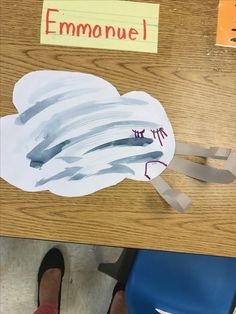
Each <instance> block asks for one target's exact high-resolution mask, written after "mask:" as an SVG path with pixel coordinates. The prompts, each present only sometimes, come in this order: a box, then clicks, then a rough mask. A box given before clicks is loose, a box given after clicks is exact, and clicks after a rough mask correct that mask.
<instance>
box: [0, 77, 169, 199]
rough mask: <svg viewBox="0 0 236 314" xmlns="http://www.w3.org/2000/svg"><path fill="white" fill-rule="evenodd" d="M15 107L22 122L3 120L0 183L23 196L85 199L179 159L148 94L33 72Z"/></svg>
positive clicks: (156, 172) (18, 85)
mask: <svg viewBox="0 0 236 314" xmlns="http://www.w3.org/2000/svg"><path fill="white" fill-rule="evenodd" d="M13 103H14V105H15V107H16V109H17V110H18V114H15V115H9V116H5V117H2V118H1V177H2V178H3V179H5V180H6V181H8V182H9V183H11V184H13V185H15V186H16V187H18V188H20V189H22V190H25V191H42V190H50V191H51V192H53V193H55V194H58V195H63V196H81V195H86V194H90V193H93V192H95V191H98V190H100V189H102V188H105V187H108V186H112V185H115V184H117V183H119V182H121V181H122V180H124V179H125V178H129V179H132V180H141V181H148V180H149V179H151V178H154V177H156V176H158V175H159V174H160V173H161V172H162V171H163V170H164V169H165V168H166V166H167V165H168V164H169V163H170V162H171V160H172V158H173V156H174V152H175V138H174V134H173V130H172V127H171V124H170V122H169V120H168V117H167V115H166V112H165V110H164V109H163V107H162V105H161V104H160V102H159V101H158V100H156V99H154V98H153V97H151V96H150V95H148V94H147V93H145V92H137V91H134V92H130V93H127V94H125V95H122V96H120V94H119V93H118V91H117V90H116V88H115V87H114V86H113V85H111V84H110V83H108V82H107V81H105V80H103V79H101V78H99V77H97V76H94V75H90V74H84V73H75V72H74V73H73V72H59V71H36V72H31V73H29V74H27V75H25V76H23V77H22V78H21V79H20V80H19V81H18V82H17V83H16V85H15V88H14V92H13Z"/></svg>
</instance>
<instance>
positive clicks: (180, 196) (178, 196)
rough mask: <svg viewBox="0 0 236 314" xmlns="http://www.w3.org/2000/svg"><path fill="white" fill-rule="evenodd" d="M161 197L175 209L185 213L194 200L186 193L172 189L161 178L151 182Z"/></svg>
mask: <svg viewBox="0 0 236 314" xmlns="http://www.w3.org/2000/svg"><path fill="white" fill-rule="evenodd" d="M150 182H151V184H152V185H153V186H154V188H155V189H156V190H157V192H158V193H159V194H160V195H161V197H162V198H163V199H164V200H165V201H166V202H167V203H168V204H169V205H170V206H171V207H173V208H175V209H177V210H178V211H179V212H183V211H184V210H185V209H187V208H188V207H190V205H191V203H192V200H191V198H190V197H189V196H188V195H186V194H185V193H183V192H181V191H178V190H174V189H172V188H171V187H170V186H169V185H168V184H167V182H166V181H164V180H163V179H162V178H161V177H160V176H158V177H156V178H154V179H152V180H150Z"/></svg>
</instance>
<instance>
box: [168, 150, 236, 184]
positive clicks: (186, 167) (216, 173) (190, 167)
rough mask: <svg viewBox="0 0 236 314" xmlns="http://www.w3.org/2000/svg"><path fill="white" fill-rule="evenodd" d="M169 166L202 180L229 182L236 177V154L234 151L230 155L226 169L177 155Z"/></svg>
mask: <svg viewBox="0 0 236 314" xmlns="http://www.w3.org/2000/svg"><path fill="white" fill-rule="evenodd" d="M168 168H169V169H172V170H174V171H177V172H180V173H183V174H185V175H187V176H189V177H192V178H195V179H198V180H201V181H206V182H215V183H221V184H228V183H231V182H233V181H234V179H235V174H236V155H235V154H234V153H231V154H230V155H229V157H228V159H227V162H226V169H218V168H213V167H210V166H207V165H200V164H197V163H195V162H193V161H190V160H185V159H183V158H181V157H176V156H175V157H174V158H173V159H172V161H171V163H170V164H169V165H168Z"/></svg>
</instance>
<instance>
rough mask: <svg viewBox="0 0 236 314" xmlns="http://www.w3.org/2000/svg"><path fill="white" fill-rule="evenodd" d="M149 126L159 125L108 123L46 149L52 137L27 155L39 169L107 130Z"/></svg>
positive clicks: (32, 164) (124, 122)
mask: <svg viewBox="0 0 236 314" xmlns="http://www.w3.org/2000/svg"><path fill="white" fill-rule="evenodd" d="M144 125H145V126H146V127H147V126H149V127H156V126H157V125H156V124H155V123H152V122H146V121H136V120H129V121H116V122H112V123H108V124H105V125H102V126H98V127H95V128H93V129H92V130H91V131H89V132H87V133H85V134H83V135H80V136H76V137H74V138H70V139H67V140H65V141H63V142H61V143H59V144H57V145H55V146H53V147H51V148H50V149H46V147H48V146H49V145H50V144H51V142H53V140H54V139H55V138H56V135H55V136H51V137H49V138H47V139H45V140H43V141H42V142H41V143H39V144H38V145H37V146H35V147H34V148H33V150H31V151H30V152H29V153H28V154H27V158H29V159H31V163H30V166H31V167H34V168H39V167H41V166H43V164H45V163H46V162H47V161H49V160H50V159H52V158H53V157H55V156H56V155H57V154H59V153H60V152H61V151H62V150H64V149H65V147H66V148H68V147H71V146H72V145H75V144H77V143H79V142H82V141H85V140H87V139H88V138H89V137H91V136H94V135H96V134H98V133H102V132H103V131H105V130H107V129H108V130H111V129H115V128H118V127H122V126H125V127H128V126H129V127H130V128H132V127H143V126H144Z"/></svg>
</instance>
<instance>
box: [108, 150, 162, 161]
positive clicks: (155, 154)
mask: <svg viewBox="0 0 236 314" xmlns="http://www.w3.org/2000/svg"><path fill="white" fill-rule="evenodd" d="M162 155H163V153H162V152H160V151H156V152H151V153H147V154H141V155H135V156H130V157H125V158H121V159H117V160H114V161H113V162H112V164H118V163H127V164H130V163H140V162H142V163H145V162H147V161H150V160H154V159H158V158H160V157H161V156H162Z"/></svg>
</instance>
